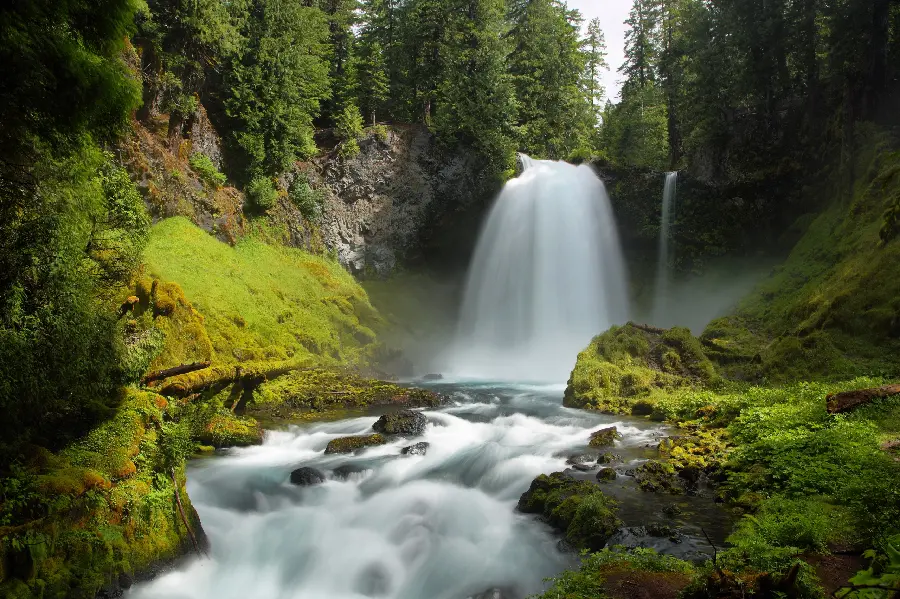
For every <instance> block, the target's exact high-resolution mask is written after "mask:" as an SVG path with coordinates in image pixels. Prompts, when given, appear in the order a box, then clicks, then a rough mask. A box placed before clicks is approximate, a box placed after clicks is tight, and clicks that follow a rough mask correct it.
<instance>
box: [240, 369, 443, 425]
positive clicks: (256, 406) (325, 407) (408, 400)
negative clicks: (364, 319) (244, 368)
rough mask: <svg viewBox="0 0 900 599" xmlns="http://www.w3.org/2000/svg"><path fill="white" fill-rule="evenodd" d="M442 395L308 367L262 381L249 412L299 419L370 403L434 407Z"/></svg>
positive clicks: (344, 371)
mask: <svg viewBox="0 0 900 599" xmlns="http://www.w3.org/2000/svg"><path fill="white" fill-rule="evenodd" d="M442 401H443V398H442V397H441V396H440V395H438V394H437V393H435V392H433V391H429V390H427V389H418V388H414V387H403V386H400V385H397V384H395V383H390V382H387V381H382V380H377V379H369V378H365V377H363V376H360V375H359V374H357V373H355V372H351V371H347V370H340V369H335V368H307V369H301V370H296V371H294V372H291V373H289V374H288V375H286V376H282V377H279V378H277V379H274V380H272V381H268V382H265V383H263V384H262V385H261V386H260V387H259V388H258V389H257V390H256V392H255V393H254V396H253V402H252V403H251V405H250V406H248V412H249V413H255V414H259V415H265V416H268V417H273V416H274V417H278V418H302V417H303V415H304V414H306V413H309V412H317V413H325V412H330V411H333V410H337V409H352V408H366V407H372V406H402V407H416V408H426V407H427V408H434V407H437V406H439V405H440V404H441V403H442Z"/></svg>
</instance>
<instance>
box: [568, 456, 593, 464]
mask: <svg viewBox="0 0 900 599" xmlns="http://www.w3.org/2000/svg"><path fill="white" fill-rule="evenodd" d="M593 461H594V456H592V455H591V454H589V453H580V454H578V455H571V456H569V457H568V458H566V464H569V465H570V466H574V465H575V464H587V463H588V462H593Z"/></svg>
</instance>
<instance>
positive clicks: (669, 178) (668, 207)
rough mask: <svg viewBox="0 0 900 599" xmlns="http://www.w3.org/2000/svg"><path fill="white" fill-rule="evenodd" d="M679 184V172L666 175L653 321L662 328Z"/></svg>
mask: <svg viewBox="0 0 900 599" xmlns="http://www.w3.org/2000/svg"><path fill="white" fill-rule="evenodd" d="M677 183H678V173H677V172H671V173H666V182H665V185H664V186H663V199H662V220H661V221H660V226H659V253H658V256H657V264H656V287H655V289H654V293H653V320H654V323H655V324H657V325H660V326H662V323H661V322H660V320H661V319H662V320H664V319H665V317H666V311H667V308H668V304H669V283H670V282H671V267H670V265H669V235H670V233H671V229H672V221H674V220H675V188H676V186H677Z"/></svg>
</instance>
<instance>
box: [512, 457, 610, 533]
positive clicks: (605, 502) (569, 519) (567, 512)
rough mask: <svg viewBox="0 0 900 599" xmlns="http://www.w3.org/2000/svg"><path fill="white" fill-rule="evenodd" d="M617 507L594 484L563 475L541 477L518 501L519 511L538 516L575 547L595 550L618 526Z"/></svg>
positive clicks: (558, 473)
mask: <svg viewBox="0 0 900 599" xmlns="http://www.w3.org/2000/svg"><path fill="white" fill-rule="evenodd" d="M616 507H617V504H616V502H615V501H614V500H613V499H610V498H609V497H607V496H606V495H604V494H603V492H602V491H601V490H600V487H598V486H597V485H596V484H594V483H591V482H588V481H582V480H577V479H573V478H569V477H568V476H566V475H565V474H563V473H562V472H554V473H553V474H550V475H549V476H548V475H546V474H541V475H540V476H538V477H537V478H535V479H534V480H533V481H532V482H531V486H530V487H529V489H528V490H527V491H526V492H525V493H523V494H522V496H521V497H520V498H519V503H518V508H519V511H521V512H524V513H526V514H541V515H543V516H544V517H545V518H547V520H548V522H549V523H550V524H551V525H552V526H553V527H554V528H557V529H559V530H561V531H563V532H564V533H565V536H566V540H567V541H569V542H570V543H572V545H574V546H575V547H580V548H587V549H594V550H598V549H601V548H602V547H603V546H604V545H605V544H606V541H607V539H609V537H611V536H612V535H613V533H615V532H616V530H618V528H619V527H620V526H621V524H622V523H621V521H620V520H619V518H618V516H617V515H616Z"/></svg>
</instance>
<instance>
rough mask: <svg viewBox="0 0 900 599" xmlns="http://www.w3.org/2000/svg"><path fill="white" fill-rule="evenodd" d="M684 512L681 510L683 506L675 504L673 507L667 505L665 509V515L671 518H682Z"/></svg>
mask: <svg viewBox="0 0 900 599" xmlns="http://www.w3.org/2000/svg"><path fill="white" fill-rule="evenodd" d="M683 511H684V510H682V509H681V506H680V505H678V504H677V503H673V504H672V505H667V506H666V507H664V508H663V514H664V515H665V516H667V517H669V518H675V517H676V516H680V515H681V513H682V512H683Z"/></svg>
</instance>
